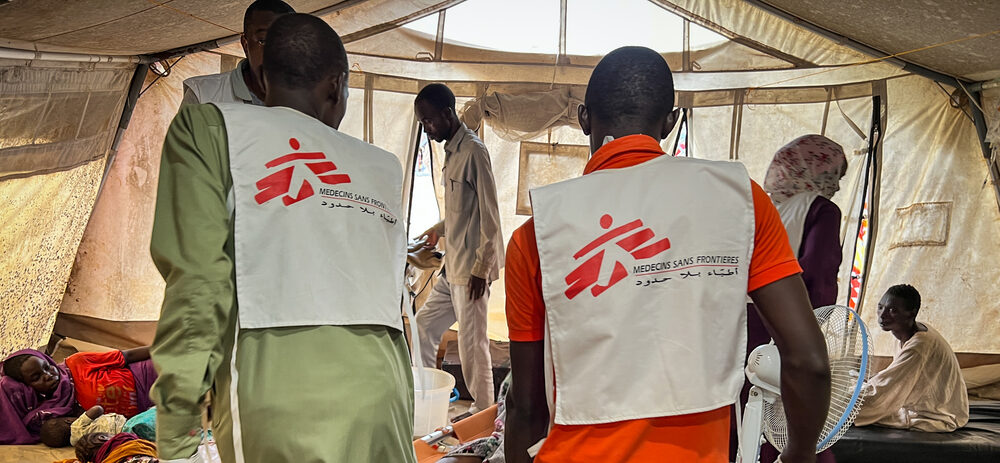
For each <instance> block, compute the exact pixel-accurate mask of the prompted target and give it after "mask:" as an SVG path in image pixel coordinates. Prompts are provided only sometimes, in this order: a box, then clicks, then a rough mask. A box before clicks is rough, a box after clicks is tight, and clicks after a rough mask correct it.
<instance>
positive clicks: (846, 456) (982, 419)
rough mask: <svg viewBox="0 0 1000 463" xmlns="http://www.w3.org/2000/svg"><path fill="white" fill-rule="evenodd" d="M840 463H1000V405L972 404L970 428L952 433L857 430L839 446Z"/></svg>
mask: <svg viewBox="0 0 1000 463" xmlns="http://www.w3.org/2000/svg"><path fill="white" fill-rule="evenodd" d="M832 449H833V454H834V455H835V456H836V458H837V463H856V462H857V463H860V462H865V463H869V462H879V463H894V462H901V463H902V462H905V463H923V462H948V463H978V462H990V463H997V462H1000V402H972V403H971V404H970V407H969V424H967V425H965V426H964V427H962V428H959V429H957V430H955V432H949V433H934V432H919V431H904V430H901V429H889V428H881V427H878V426H865V427H860V428H858V427H854V428H851V429H849V430H848V431H847V433H846V434H844V437H842V438H841V439H840V440H839V441H837V443H836V444H834V445H833V447H832Z"/></svg>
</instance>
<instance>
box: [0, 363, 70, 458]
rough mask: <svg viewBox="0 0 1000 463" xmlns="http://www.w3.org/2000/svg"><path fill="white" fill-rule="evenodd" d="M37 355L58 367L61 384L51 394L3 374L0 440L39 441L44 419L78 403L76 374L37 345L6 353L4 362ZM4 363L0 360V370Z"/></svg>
mask: <svg viewBox="0 0 1000 463" xmlns="http://www.w3.org/2000/svg"><path fill="white" fill-rule="evenodd" d="M23 354H28V355H34V356H35V357H39V358H41V359H43V360H45V361H46V362H48V363H49V364H50V365H55V367H56V369H58V370H59V385H58V386H56V390H55V392H53V393H52V395H51V396H50V397H44V396H42V395H41V394H39V393H37V392H35V390H34V389H32V388H31V386H28V385H27V384H24V383H22V382H20V381H18V380H16V379H14V378H8V377H6V376H3V377H0V389H2V393H0V444H6V445H22V444H34V443H37V442H38V439H39V438H38V434H39V432H40V431H41V428H42V422H43V421H45V420H47V419H49V418H57V417H60V416H67V415H69V414H70V413H71V412H72V411H73V409H74V408H75V407H76V391H75V390H74V389H73V378H72V377H70V375H69V370H67V369H66V366H65V365H62V364H56V362H55V360H52V357H49V356H48V355H45V354H44V353H42V352H39V351H37V350H34V349H22V350H19V351H17V352H14V353H13V354H10V355H9V356H7V358H5V359H4V362H6V361H7V360H10V359H11V358H14V357H17V356H18V355H23ZM2 369H3V363H0V371H2Z"/></svg>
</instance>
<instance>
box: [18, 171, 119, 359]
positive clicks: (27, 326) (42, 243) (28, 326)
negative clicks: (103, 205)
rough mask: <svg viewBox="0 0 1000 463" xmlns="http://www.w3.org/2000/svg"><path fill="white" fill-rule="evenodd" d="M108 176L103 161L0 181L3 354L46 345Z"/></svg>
mask: <svg viewBox="0 0 1000 463" xmlns="http://www.w3.org/2000/svg"><path fill="white" fill-rule="evenodd" d="M103 174H104V159H98V160H96V161H91V162H90V163H88V164H84V165H82V166H79V167H76V168H73V169H70V170H63V171H58V172H53V173H50V174H44V175H36V176H32V177H25V178H15V179H8V180H4V181H3V182H0V203H2V204H3V205H4V207H3V208H0V223H3V233H2V234H0V270H2V275H0V356H6V355H7V354H9V353H11V352H13V351H16V350H18V349H22V348H25V347H38V346H42V345H45V343H46V342H48V339H49V333H50V332H51V329H52V324H53V323H54V322H55V318H56V312H57V311H58V310H59V304H60V302H61V301H62V299H63V294H64V289H65V288H66V281H67V279H69V274H70V269H71V268H72V266H73V259H74V257H76V249H77V246H78V244H79V243H80V238H81V236H82V235H83V230H84V228H85V227H86V225H87V219H88V218H89V217H90V211H91V208H92V207H93V205H94V200H95V198H96V196H97V190H98V187H99V186H100V183H101V176H102V175H103Z"/></svg>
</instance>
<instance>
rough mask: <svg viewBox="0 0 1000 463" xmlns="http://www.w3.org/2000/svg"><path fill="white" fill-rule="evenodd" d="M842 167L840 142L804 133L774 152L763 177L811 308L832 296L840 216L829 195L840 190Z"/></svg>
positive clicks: (834, 293)
mask: <svg viewBox="0 0 1000 463" xmlns="http://www.w3.org/2000/svg"><path fill="white" fill-rule="evenodd" d="M846 171H847V158H846V157H845V156H844V150H843V149H842V148H841V147H840V145H838V144H837V143H835V142H834V141H833V140H830V139H829V138H826V137H824V136H822V135H805V136H802V137H799V138H796V139H795V140H792V142H791V143H789V144H787V145H785V146H783V147H782V148H781V149H779V150H778V152H777V153H775V154H774V159H773V160H772V161H771V165H770V167H768V168H767V175H765V177H764V190H765V191H767V192H768V193H769V194H770V195H771V200H772V201H774V204H775V206H776V207H777V209H778V214H780V215H781V221H782V223H784V224H785V230H786V231H787V232H788V240H789V241H791V244H792V249H793V250H795V251H796V253H797V257H798V258H799V264H800V265H801V266H802V279H803V280H804V281H805V283H806V288H807V289H808V290H809V299H810V300H811V301H812V304H813V307H822V306H825V305H830V304H833V303H834V302H836V300H837V272H838V270H839V269H840V260H841V257H842V254H841V247H840V221H841V214H840V208H838V207H837V205H836V204H834V203H833V201H830V198H832V197H833V195H834V193H836V192H837V191H839V190H840V179H841V178H843V176H844V174H845V173H846Z"/></svg>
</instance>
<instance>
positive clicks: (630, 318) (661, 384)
mask: <svg viewBox="0 0 1000 463" xmlns="http://www.w3.org/2000/svg"><path fill="white" fill-rule="evenodd" d="M531 202H532V207H533V209H534V217H535V233H536V237H537V243H538V253H539V256H540V260H541V262H540V263H541V271H542V293H543V297H544V300H545V313H546V317H547V319H546V323H547V335H546V336H547V339H546V343H547V344H548V345H547V346H546V347H547V350H549V351H550V352H551V359H549V358H547V359H546V360H549V361H551V364H550V365H547V366H546V371H547V372H548V371H553V372H554V374H555V377H554V379H550V378H546V379H547V381H553V380H554V383H555V404H554V412H555V422H556V423H557V424H565V425H577V424H599V423H609V422H616V421H624V420H631V419H640V418H653V417H662V416H673V415H683V414H690V413H697V412H702V411H707V410H714V409H716V408H720V407H723V406H726V405H729V404H732V403H733V402H734V400H735V398H736V395H737V394H738V393H739V391H740V387H741V386H742V385H743V370H742V366H743V358H744V356H745V353H746V305H745V304H744V301H745V298H746V292H747V281H748V276H749V275H748V273H749V272H748V268H749V263H750V255H751V252H752V246H753V236H754V211H753V197H752V194H751V190H750V179H749V177H748V176H747V172H746V169H745V168H744V167H743V165H742V164H738V163H728V162H712V161H702V160H695V159H687V158H674V157H670V156H661V157H659V158H656V159H653V160H650V161H647V162H645V163H643V164H641V165H638V166H634V167H629V168H624V169H613V170H604V171H598V172H594V173H591V174H589V175H586V176H584V177H581V178H577V179H573V180H568V181H565V182H561V183H557V184H554V185H550V186H546V187H542V188H538V189H535V190H532V191H531ZM547 357H549V356H547ZM549 386H550V387H549V390H552V388H551V386H552V384H549ZM550 399H551V398H550Z"/></svg>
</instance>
